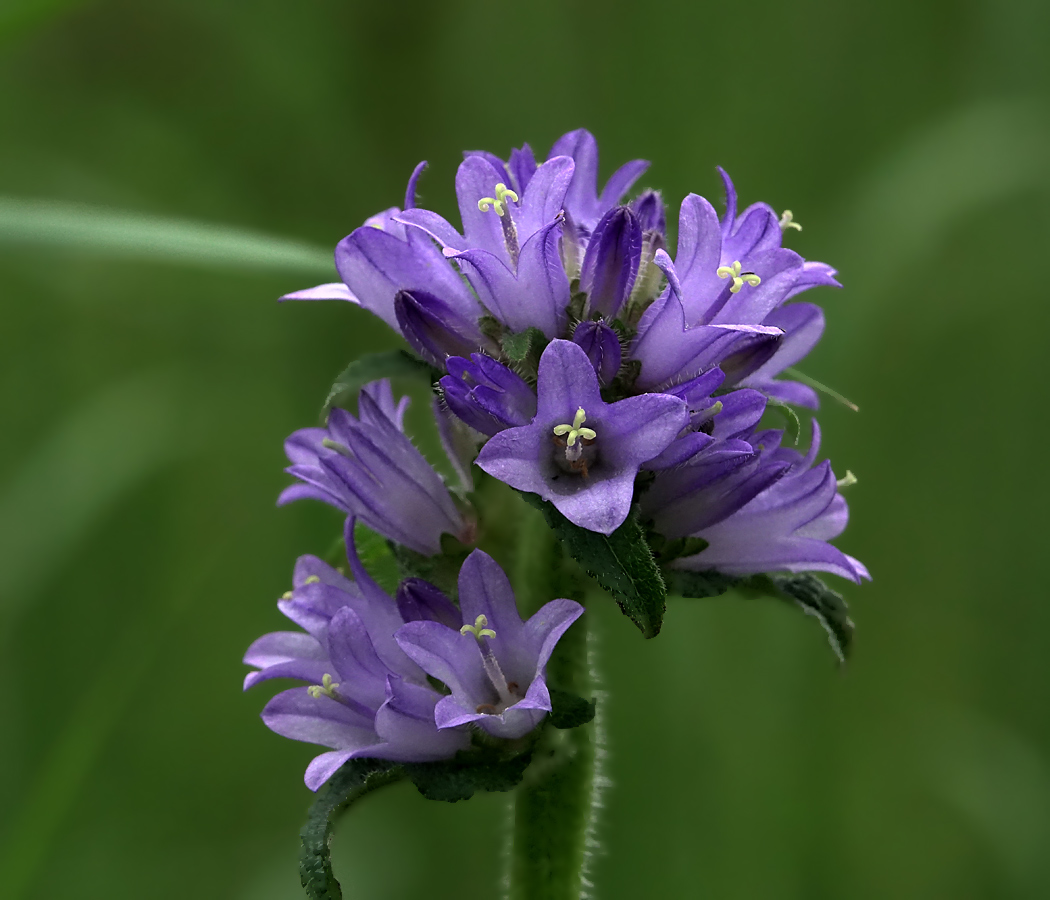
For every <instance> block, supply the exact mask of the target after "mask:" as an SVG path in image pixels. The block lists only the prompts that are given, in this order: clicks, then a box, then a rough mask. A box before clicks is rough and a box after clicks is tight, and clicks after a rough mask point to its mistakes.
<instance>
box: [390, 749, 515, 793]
mask: <svg viewBox="0 0 1050 900" xmlns="http://www.w3.org/2000/svg"><path fill="white" fill-rule="evenodd" d="M531 759H532V754H531V751H529V752H525V753H520V754H518V755H517V756H512V757H510V758H509V759H508V758H503V757H501V756H499V755H497V754H495V753H492V754H485V753H482V754H480V755H479V752H478V751H477V750H470V751H462V752H460V753H459V755H458V756H457V757H456V758H455V759H448V760H442V761H440V762H430V763H406V764H405V771H406V772H407V774H408V777H409V778H411V779H412V783H413V784H415V786H416V789H417V790H418V791H419V793H421V794H422V795H423V796H424V797H426V798H427V799H428V800H444V801H445V802H446V803H456V802H457V801H459V800H468V799H470V797H472V796H473V795H474V792H475V791H510V790H513V789H514V788H516V787H517V786H518V784H519V783H520V782H521V779H522V776H523V775H524V774H525V769H526V767H527V766H528V764H529V761H530V760H531Z"/></svg>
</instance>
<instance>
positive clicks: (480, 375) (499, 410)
mask: <svg viewBox="0 0 1050 900" xmlns="http://www.w3.org/2000/svg"><path fill="white" fill-rule="evenodd" d="M446 365H447V366H448V375H446V376H445V377H444V378H442V379H441V381H440V382H439V384H440V385H441V389H442V391H443V392H444V395H445V402H446V403H447V404H448V408H449V409H450V410H452V412H454V413H455V414H456V415H457V416H458V417H459V418H460V419H462V420H463V421H464V422H466V423H467V424H468V425H469V426H470V427H471V428H474V429H476V430H478V431H480V432H481V433H482V434H488V435H493V434H496V433H497V432H499V431H502V430H503V429H504V428H510V427H513V426H517V425H526V424H528V423H529V422H531V421H532V417H533V416H535V415H536V395H535V394H534V393H533V391H532V388H530V387H529V386H528V384H526V383H525V381H524V380H522V378H521V377H520V376H519V375H517V374H516V373H515V372H512V371H511V370H510V369H508V368H507V367H506V366H504V365H503V364H502V363H498V362H496V360H494V359H491V358H489V357H488V356H485V355H484V354H483V353H474V354H472V355H471V357H470V359H464V358H462V357H458V356H451V357H449V358H448V359H447V360H446Z"/></svg>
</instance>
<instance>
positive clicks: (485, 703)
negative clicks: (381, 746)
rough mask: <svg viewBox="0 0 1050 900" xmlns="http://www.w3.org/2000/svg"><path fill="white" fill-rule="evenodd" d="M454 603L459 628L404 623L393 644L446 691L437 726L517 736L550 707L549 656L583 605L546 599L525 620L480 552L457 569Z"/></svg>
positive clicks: (493, 565) (499, 571) (498, 571)
mask: <svg viewBox="0 0 1050 900" xmlns="http://www.w3.org/2000/svg"><path fill="white" fill-rule="evenodd" d="M459 603H460V609H461V611H462V616H463V624H462V625H461V626H460V627H459V628H452V627H449V626H448V625H447V624H445V623H443V622H439V621H433V620H431V621H422V620H421V621H415V622H410V623H408V624H407V625H405V626H404V627H402V628H401V629H399V630H398V632H397V642H398V644H399V646H400V647H401V648H402V650H404V651H405V653H406V654H408V656H409V657H411V659H412V660H413V661H414V662H415V663H416V664H417V665H419V667H420V668H421V669H423V670H424V671H425V672H426V673H427V674H428V675H431V676H433V677H434V678H437V679H438V680H440V681H441V682H443V683H444V684H445V685H447V686H448V687H449V689H450V690H451V692H452V693H451V694H450V695H449V696H447V697H443V698H442V699H441V700H440V701H439V702H438V704H437V706H436V707H435V710H434V715H435V721H436V722H437V726H438V728H439V729H442V730H444V729H456V728H461V727H463V726H464V725H469V724H475V725H476V726H478V727H480V728H482V729H484V730H485V731H486V732H488V733H489V734H491V735H493V736H495V737H500V738H510V739H513V738H519V737H522V736H523V735H525V734H527V733H528V732H530V731H532V729H533V728H535V727H536V726H537V725H538V724H539V723H540V721H541V720H542V719H543V717H544V716H545V715H546V714H547V713H548V712H549V711H550V709H551V700H550V694H549V692H548V690H547V679H546V666H547V661H548V660H549V659H550V656H551V653H552V652H553V651H554V647H555V645H556V644H557V643H558V641H559V640H560V638H561V636H562V635H563V634H564V633H565V632H566V630H567V629H568V628H569V626H570V625H572V623H573V622H575V621H576V620H577V619H578V618H579V617H580V616H581V615H582V614H583V607H582V606H580V604H578V603H575V602H573V601H572V600H564V599H563V600H552V601H551V602H550V603H547V604H546V605H545V606H543V607H542V608H541V609H540V610H539V612H537V613H536V614H535V615H534V616H532V617H531V618H530V619H529V620H528V621H526V622H523V621H522V620H521V616H520V615H519V613H518V608H517V605H516V604H515V601H514V592H513V590H512V589H511V586H510V581H508V580H507V576H506V575H505V574H504V572H503V570H502V569H501V568H500V567H499V564H498V563H497V562H496V561H495V560H494V559H493V558H492V557H491V556H489V555H488V554H486V553H483V552H482V551H481V550H475V551H473V552H472V553H471V554H470V556H468V557H467V559H466V562H464V563H463V567H462V569H460V573H459Z"/></svg>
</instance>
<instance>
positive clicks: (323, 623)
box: [244, 518, 470, 791]
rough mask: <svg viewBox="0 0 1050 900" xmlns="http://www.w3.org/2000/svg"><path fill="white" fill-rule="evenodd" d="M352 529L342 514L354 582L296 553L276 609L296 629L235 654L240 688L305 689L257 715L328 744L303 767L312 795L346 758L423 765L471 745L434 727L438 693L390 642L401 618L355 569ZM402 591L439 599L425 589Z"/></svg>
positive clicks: (462, 735)
mask: <svg viewBox="0 0 1050 900" xmlns="http://www.w3.org/2000/svg"><path fill="white" fill-rule="evenodd" d="M353 527H354V520H353V518H350V519H348V520H347V524H346V546H347V559H348V561H349V563H350V570H351V572H352V574H353V579H354V580H352V581H351V580H350V579H348V578H346V577H345V576H343V575H342V574H340V573H339V572H337V571H336V570H335V569H333V568H332V567H331V566H329V565H327V564H326V563H324V562H322V561H321V560H319V559H318V558H317V557H314V556H301V557H300V558H299V560H298V561H297V562H296V565H295V574H294V576H293V584H294V588H293V589H292V590H291V591H289V592H288V593H287V594H285V596H284V597H283V598H282V599H281V600H280V601H278V604H277V605H278V607H279V608H280V610H281V612H283V613H284V614H285V615H286V616H287V617H288V618H289V619H291V620H292V621H293V622H294V623H295V624H296V625H299V626H300V627H301V628H302V629H304V630H303V631H277V632H273V633H272V634H267V635H264V636H263V637H261V638H259V639H258V640H257V641H255V643H253V644H252V645H251V647H249V648H248V652H247V653H246V654H245V656H244V661H245V662H246V663H247V664H248V665H250V666H254V667H256V668H257V669H258V670H259V671H256V672H251V673H249V674H248V676H247V677H246V678H245V680H244V688H245V690H247V689H248V688H250V687H252V686H253V685H255V684H258V683H259V682H261V681H268V680H270V679H272V678H294V679H298V680H300V681H305V682H308V683H309V686H308V687H298V688H292V689H291V690H287V691H283V692H281V693H280V694H277V695H276V696H275V697H274V698H273V699H272V700H270V702H269V703H267V704H266V707H265V708H264V709H263V712H262V719H263V722H265V723H266V726H267V727H268V728H270V729H271V730H272V731H275V732H277V734H280V735H282V736H284V737H288V738H292V739H293V740H297V741H306V742H308V743H312V744H321V745H322V746H325V747H331V748H332V750H331V752H328V753H322V754H321V755H320V756H318V757H316V758H315V759H314V760H313V761H312V762H311V763H310V765H309V766H308V767H307V769H306V778H305V780H306V785H307V787H309V788H310V790H313V791H316V790H317V789H318V788H319V787H320V786H321V785H322V784H324V782H325V781H327V780H328V779H329V778H330V777H331V776H332V774H333V773H334V772H335V771H336V769H338V768H339V767H340V766H341V765H342V764H343V763H344V762H346V761H347V760H348V759H353V758H354V757H370V758H377V759H390V760H397V761H402V762H425V761H430V760H438V759H447V758H449V757H451V756H454V755H455V754H456V753H457V752H458V751H459V750H462V749H465V748H466V747H467V746H469V744H470V736H469V734H467V733H466V731H465V730H464V729H459V730H455V729H449V728H445V729H442V730H439V729H438V728H437V726H436V724H435V721H434V712H435V708H436V707H437V705H438V703H439V701H440V700H441V698H442V695H441V694H439V693H438V692H437V691H436V690H434V688H432V687H431V686H430V685H429V683H428V682H427V679H426V675H425V673H424V672H423V670H422V669H420V668H419V666H417V665H416V663H414V662H413V661H412V660H411V659H410V658H409V657H408V656H407V655H406V654H405V653H404V651H403V650H402V649H401V648H400V646H399V645H398V644H397V642H396V640H395V633H396V632H397V630H398V629H399V628H400V627H402V625H403V624H404V621H405V620H404V619H403V618H402V616H401V615H400V614H399V612H398V608H399V606H398V605H395V603H394V601H393V600H392V599H391V598H390V596H389V595H387V594H386V593H385V592H384V591H383V589H382V588H380V587H379V585H378V584H376V583H375V582H374V581H373V580H372V579H371V577H370V576H369V575H368V573H367V572H366V571H365V569H364V567H363V566H362V565H361V562H360V560H359V559H358V557H357V553H356V551H355V550H354V543H353ZM411 590H413V591H414V592H415V593H416V594H431V593H433V592H437V593H440V592H439V591H437V588H434V587H433V586H432V585H427V587H426V588H425V589H424V588H420V587H418V586H414V587H413V588H412V589H411ZM430 599H431V602H432V603H435V604H436V603H438V602H439V601H436V600H434V599H433V598H432V597H431V598H430ZM441 600H443V601H444V604H447V606H448V607H449V608H451V609H452V610H453V611H455V607H453V606H452V604H451V603H449V602H448V600H447V599H446V598H444V597H442V598H441Z"/></svg>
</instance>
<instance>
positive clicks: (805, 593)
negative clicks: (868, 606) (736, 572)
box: [746, 572, 853, 663]
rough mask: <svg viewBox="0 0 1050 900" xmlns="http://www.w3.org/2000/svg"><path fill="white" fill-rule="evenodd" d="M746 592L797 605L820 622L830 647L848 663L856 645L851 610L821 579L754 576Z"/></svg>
mask: <svg viewBox="0 0 1050 900" xmlns="http://www.w3.org/2000/svg"><path fill="white" fill-rule="evenodd" d="M746 586H747V588H750V589H751V590H753V591H757V592H759V593H763V594H769V595H772V596H774V597H786V598H787V599H790V600H792V601H794V603H796V604H797V605H798V607H799V608H800V609H801V610H802V611H803V612H804V613H805V614H806V615H807V616H813V617H814V618H815V619H816V620H817V621H818V622H820V624H821V626H822V627H823V629H824V630H825V631H826V632H827V633H828V643H829V644H830V645H831V649H832V650H833V651H834V652H835V656H837V657H838V660H839V662H840V663H845V662H846V659H847V658H848V657H849V653H850V648H851V646H852V644H853V620H852V619H851V618H850V617H849V608H848V607H847V605H846V601H845V600H844V599H843V597H842V595H841V594H840V593H839V592H838V591H834V590H832V589H831V588H829V587H828V586H827V585H826V584H825V583H824V582H823V580H822V579H820V578H818V577H817V576H816V575H813V574H811V573H809V572H801V573H798V574H791V573H785V572H771V573H769V574H767V575H755V576H753V577H752V578H749V579H747V581H746Z"/></svg>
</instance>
